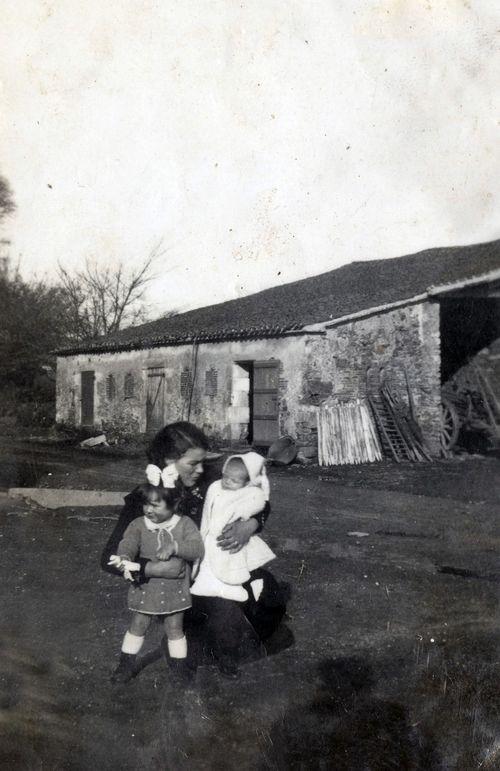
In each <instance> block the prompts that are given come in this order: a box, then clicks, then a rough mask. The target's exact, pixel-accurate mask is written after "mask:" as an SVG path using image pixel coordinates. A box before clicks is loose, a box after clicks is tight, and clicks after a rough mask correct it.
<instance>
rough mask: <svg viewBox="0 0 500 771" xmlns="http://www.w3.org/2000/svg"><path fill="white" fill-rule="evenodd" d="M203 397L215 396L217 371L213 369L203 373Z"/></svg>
mask: <svg viewBox="0 0 500 771" xmlns="http://www.w3.org/2000/svg"><path fill="white" fill-rule="evenodd" d="M205 395H206V396H217V370H216V369H214V367H210V369H207V371H206V372H205Z"/></svg>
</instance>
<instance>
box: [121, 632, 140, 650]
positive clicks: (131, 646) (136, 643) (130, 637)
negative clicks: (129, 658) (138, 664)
mask: <svg viewBox="0 0 500 771" xmlns="http://www.w3.org/2000/svg"><path fill="white" fill-rule="evenodd" d="M143 642H144V637H138V636H137V635H136V634H132V633H131V632H125V637H124V638H123V643H122V653H130V654H132V655H135V654H136V653H139V651H140V650H141V648H142V644H143Z"/></svg>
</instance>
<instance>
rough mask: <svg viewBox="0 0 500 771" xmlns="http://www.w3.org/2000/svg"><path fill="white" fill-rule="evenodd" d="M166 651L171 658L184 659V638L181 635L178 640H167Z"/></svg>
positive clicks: (185, 648)
mask: <svg viewBox="0 0 500 771" xmlns="http://www.w3.org/2000/svg"><path fill="white" fill-rule="evenodd" d="M168 652H169V653H170V657H171V658H172V659H185V658H186V656H187V652H188V647H187V640H186V638H185V637H181V639H180V640H169V641H168Z"/></svg>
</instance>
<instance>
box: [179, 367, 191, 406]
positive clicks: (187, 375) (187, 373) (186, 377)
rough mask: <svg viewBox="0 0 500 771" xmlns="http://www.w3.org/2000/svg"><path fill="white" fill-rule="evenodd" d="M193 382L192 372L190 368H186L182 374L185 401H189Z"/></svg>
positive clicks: (182, 393) (182, 389)
mask: <svg viewBox="0 0 500 771" xmlns="http://www.w3.org/2000/svg"><path fill="white" fill-rule="evenodd" d="M192 382H193V381H192V378H191V370H190V369H189V367H184V369H183V370H182V372H181V396H182V398H183V399H187V397H188V396H189V394H190V391H191V386H192Z"/></svg>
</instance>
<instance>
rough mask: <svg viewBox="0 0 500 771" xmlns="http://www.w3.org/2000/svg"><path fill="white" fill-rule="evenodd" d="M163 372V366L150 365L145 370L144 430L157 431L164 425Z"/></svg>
mask: <svg viewBox="0 0 500 771" xmlns="http://www.w3.org/2000/svg"><path fill="white" fill-rule="evenodd" d="M164 404H165V373H164V371H163V368H159V367H151V368H150V369H148V371H147V384H146V431H148V432H154V431H159V430H160V428H163V425H164Z"/></svg>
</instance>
